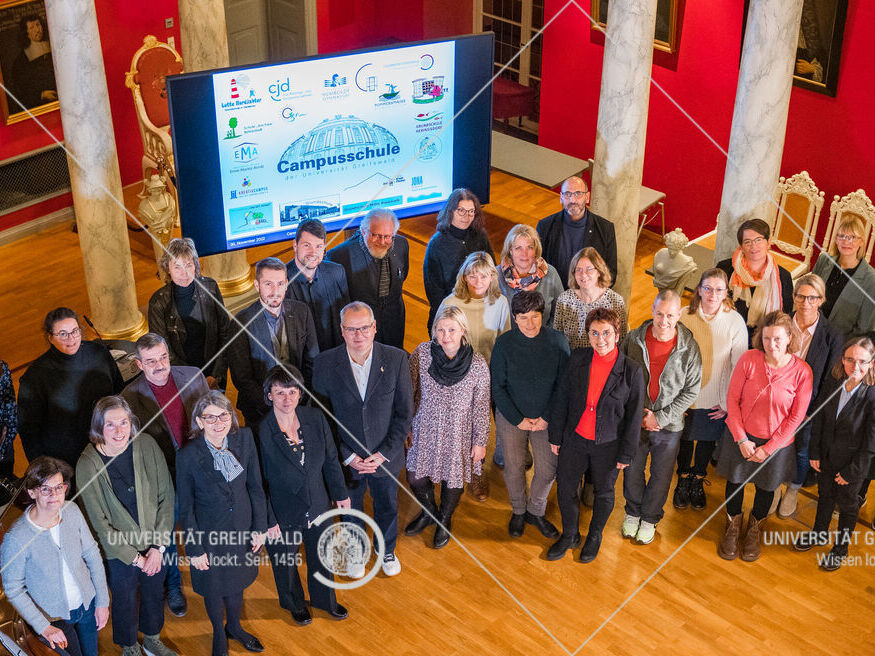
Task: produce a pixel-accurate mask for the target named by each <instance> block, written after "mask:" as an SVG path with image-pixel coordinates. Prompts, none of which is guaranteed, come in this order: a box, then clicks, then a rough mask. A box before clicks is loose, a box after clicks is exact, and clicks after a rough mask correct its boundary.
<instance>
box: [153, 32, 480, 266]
mask: <svg viewBox="0 0 875 656" xmlns="http://www.w3.org/2000/svg"><path fill="white" fill-rule="evenodd" d="M492 49H493V36H492V34H482V35H475V36H469V37H461V38H457V39H451V40H445V41H432V42H426V43H417V44H412V45H404V46H397V47H391V48H383V49H373V50H366V51H358V52H354V53H344V54H341V55H333V56H326V57H317V58H311V59H306V60H300V61H294V62H289V63H282V64H270V65H260V66H256V67H248V68H235V69H226V70H221V71H205V72H199V73H192V74H183V75H179V76H174V77H169V78H168V79H167V89H168V102H169V106H170V117H171V135H172V138H173V150H174V158H175V164H176V172H177V186H178V191H179V207H180V218H181V224H182V232H183V235H185V236H187V237H192V238H193V239H194V240H195V243H196V244H197V246H198V250H199V252H200V253H202V254H204V255H208V254H213V253H219V252H223V251H230V250H235V249H240V248H248V247H250V246H256V245H262V244H266V243H271V242H277V241H282V240H288V239H292V238H294V236H295V233H296V228H297V225H298V223H299V222H300V221H303V220H305V219H308V218H318V219H319V220H321V221H322V222H323V223H324V224H325V226H326V228H327V229H328V230H329V231H330V230H337V229H340V228H345V227H355V226H356V225H358V223H359V222H360V220H361V217H362V216H363V215H364V214H365V213H366V212H367V211H368V210H369V209H373V208H389V209H391V210H393V211H394V212H395V213H396V214H397V215H398V216H399V218H404V217H409V216H417V215H422V214H427V213H430V212H435V211H437V210H438V209H439V208H440V207H441V206H442V205H443V203H444V201H446V199H447V197H448V196H449V194H450V192H451V191H452V190H453V189H454V188H455V187H459V186H464V187H469V188H470V189H472V190H473V191H474V192H475V193H476V194H477V195H478V196H479V197H480V199H481V200H482V201H483V202H486V201H488V199H489V149H490V137H491V132H490V120H491V119H490V116H491V97H492V94H491V86H490V85H489V80H490V78H491V74H492ZM478 94H479V95H478ZM454 116H455V120H454Z"/></svg>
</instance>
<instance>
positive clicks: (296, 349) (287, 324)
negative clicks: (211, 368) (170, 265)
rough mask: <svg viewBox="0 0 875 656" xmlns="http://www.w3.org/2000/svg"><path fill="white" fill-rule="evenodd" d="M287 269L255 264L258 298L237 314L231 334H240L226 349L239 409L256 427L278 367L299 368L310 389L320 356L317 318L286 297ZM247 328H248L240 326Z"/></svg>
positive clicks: (268, 261) (270, 262) (269, 261)
mask: <svg viewBox="0 0 875 656" xmlns="http://www.w3.org/2000/svg"><path fill="white" fill-rule="evenodd" d="M288 284H289V281H288V278H287V276H286V265H285V264H283V262H282V260H279V259H277V258H275V257H266V258H264V259H263V260H261V261H259V262H258V263H256V265H255V290H256V291H257V292H258V300H256V301H255V302H254V303H253V304H252V305H250V306H249V307H247V308H245V309H243V310H241V311H240V312H239V313H238V314H237V321H239V324H238V323H236V322H232V324H231V331H232V332H236V331H239V332H238V334H237V336H236V338H235V339H234V340H233V341H232V342H231V345H230V346H229V347H228V353H229V358H228V359H229V361H230V364H231V378H232V380H233V381H234V386H235V387H236V388H237V408H238V409H239V410H240V412H242V413H243V417H244V419H245V420H246V425H247V426H249V427H251V428H254V427H256V426H257V425H258V422H259V421H261V418H262V417H264V415H266V414H267V412H268V410H269V408H268V406H267V404H266V403H265V401H264V392H263V390H262V386H263V384H264V379H265V377H266V376H267V372H268V371H270V370H271V369H272V368H273V367H275V366H276V364H277V363H288V364H292V365H294V366H295V367H297V368H298V369H299V370H300V371H301V373H302V374H303V375H304V383H305V385H307V386H308V387H309V385H310V381H311V380H312V377H313V359H314V358H315V357H316V354H317V353H319V344H318V341H317V338H316V326H315V324H314V323H313V315H312V314H311V313H310V308H308V307H307V306H306V305H305V304H304V303H301V302H300V301H296V300H294V299H291V298H287V297H286V288H287V287H288ZM241 326H245V327H246V328H245V330H244V329H243V328H241Z"/></svg>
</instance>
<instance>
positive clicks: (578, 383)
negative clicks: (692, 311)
mask: <svg viewBox="0 0 875 656" xmlns="http://www.w3.org/2000/svg"><path fill="white" fill-rule="evenodd" d="M584 327H585V329H586V332H587V334H588V335H589V339H590V343H591V344H592V346H591V347H586V348H581V349H575V350H574V351H572V353H571V357H570V359H569V360H568V365H567V366H566V368H565V372H564V373H563V375H562V378H561V381H560V384H559V386H558V387H557V389H556V392H555V395H554V398H553V403H552V406H551V412H550V421H549V422H548V424H547V431H548V435H549V442H550V445H551V449H552V451H553V453H555V454H556V455H558V456H559V457H558V462H557V471H556V483H557V488H556V497H557V499H558V501H559V510H560V512H561V513H562V535H560V536H559V539H558V540H557V541H556V542H555V543H554V544H553V545H552V546H551V547H550V548H549V549H548V550H547V555H546V558H547V560H559V559H560V558H562V556H564V555H565V552H566V551H568V549H571V548H575V547H577V546H578V545H579V544H580V542H581V536H580V532H579V530H580V523H579V522H580V506H579V504H578V499H577V486H578V483H579V482H580V478H581V476H583V473H584V472H585V471H587V469H589V477H590V479H591V480H592V482H593V486H594V488H595V490H594V491H595V499H594V503H593V509H592V518H591V519H590V522H589V531H588V533H587V536H586V542H585V543H584V545H583V548H582V549H581V550H580V555H579V560H580V562H582V563H589V562H592V561H593V560H595V558H596V556H597V555H598V552H599V547H600V546H601V542H602V531H603V530H604V527H605V524H606V523H607V521H608V517H609V516H610V514H611V511H612V510H613V509H614V484H615V483H616V481H617V474H618V473H619V472H620V470H621V469H625V468H626V467H627V466H628V465H629V463H630V462H631V461H632V456H633V455H634V454H635V447H636V445H637V443H638V426H639V425H640V423H641V411H642V407H643V403H644V394H645V388H644V377H643V375H642V373H641V366H640V365H639V364H638V363H636V362H634V361H632V360H630V359H629V358H627V357H626V356H625V355H624V354H623V353H621V352H620V351H619V350H618V349H617V336H618V335H619V334H620V317H619V315H618V314H617V313H616V311H614V310H611V309H608V308H596V309H594V310H592V311H591V312H590V313H589V314H588V315H587V316H586V322H585V326H584Z"/></svg>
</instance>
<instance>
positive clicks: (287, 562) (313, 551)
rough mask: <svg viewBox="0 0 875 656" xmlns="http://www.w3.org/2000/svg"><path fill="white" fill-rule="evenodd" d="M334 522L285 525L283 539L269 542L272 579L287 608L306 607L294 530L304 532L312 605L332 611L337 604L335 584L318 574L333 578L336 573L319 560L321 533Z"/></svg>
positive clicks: (297, 608)
mask: <svg viewBox="0 0 875 656" xmlns="http://www.w3.org/2000/svg"><path fill="white" fill-rule="evenodd" d="M331 525H332V524H331V522H325V523H323V524H322V525H320V526H313V527H310V528H307V527H306V526H295V527H291V526H283V525H282V524H280V530H281V531H282V538H283V540H282V542H281V543H271V542H267V543H266V545H265V546H266V547H267V553H268V555H269V556H270V566H271V569H272V570H273V580H274V582H275V583H276V591H277V594H278V595H279V600H280V606H281V607H282V608H285V609H286V610H288V611H291V610H299V609H301V608H304V607H305V603H306V598H305V597H304V588H303V586H302V585H301V576H300V574H298V566H297V564H298V562H300V555H299V554H300V547H301V545H300V544H295V542H296V540H294V539H293V536H294V535H295V531H298V532H300V533H301V537H302V542H303V544H304V551H305V552H306V554H307V590H309V591H310V605H311V606H313V607H315V608H321V609H322V610H325V611H329V612H330V611H333V610H334V609H335V608H336V607H337V597H336V596H335V594H334V588H330V587H328V586H327V585H325V584H323V583H320V582H319V580H318V579H317V578H316V572H319V573H321V574H322V576H323V577H324V578H326V579H328V580H329V581H333V580H334V575H333V574H332V573H331V572H329V571H328V570H327V569H325V567H324V566H323V565H322V561H321V560H319V550H318V548H317V545H318V544H319V537H320V536H321V535H322V532H323V531H324V530H325V529H326V528H327V527H329V526H331Z"/></svg>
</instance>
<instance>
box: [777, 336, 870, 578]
mask: <svg viewBox="0 0 875 656" xmlns="http://www.w3.org/2000/svg"><path fill="white" fill-rule="evenodd" d="M873 357H875V345H873V343H872V341H871V340H870V339H869V338H867V337H854V338H852V339H850V340H848V341H847V342H846V343H845V346H844V349H843V350H842V359H841V361H840V362H838V363H837V364H836V366H835V367H834V368H833V371H832V376H831V377H830V378H829V379H828V380H827V381H826V383H825V384H824V386H823V387H822V388H821V391H820V396H818V398H817V401H816V406H817V407H820V406H823V408H821V410H820V412H818V413H816V414H815V415H814V419H813V424H814V426H813V428H812V436H811V444H810V446H809V455H810V457H811V466H812V467H813V468H814V469H815V470H817V471H819V472H820V476H819V477H818V484H817V493H818V500H817V514H816V515H815V518H814V528H813V530H812V531H811V532H810V533H803V534H802V535H800V536H799V538H798V539H797V540H796V542H795V544H794V547H795V548H796V550H797V551H807V550H808V549H810V548H811V547H812V546H815V545H818V546H825V545H827V544H829V534H828V531H829V522H830V519H832V512H833V508H834V507H835V506H836V505H838V508H839V523H838V532H837V537H836V541H835V545H834V546H833V548H832V549H831V550H830V552H829V553H828V554H827V556H826V558H824V559H823V560H821V564H820V566H821V567H822V568H823V569H825V570H827V571H833V570H836V569H838V568H839V567H840V566H841V564H842V561H843V560H844V559H845V558H846V557H847V555H848V544H849V542H850V538H851V531H852V530H853V529H854V525H855V524H856V523H857V513H859V511H860V499H859V497H858V496H857V490H859V489H860V483H861V482H862V480H863V479H864V478H865V477H866V474H867V472H868V471H869V465H870V462H871V460H872V456H873V454H875V387H873V385H875V368H873V365H872V359H873Z"/></svg>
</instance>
